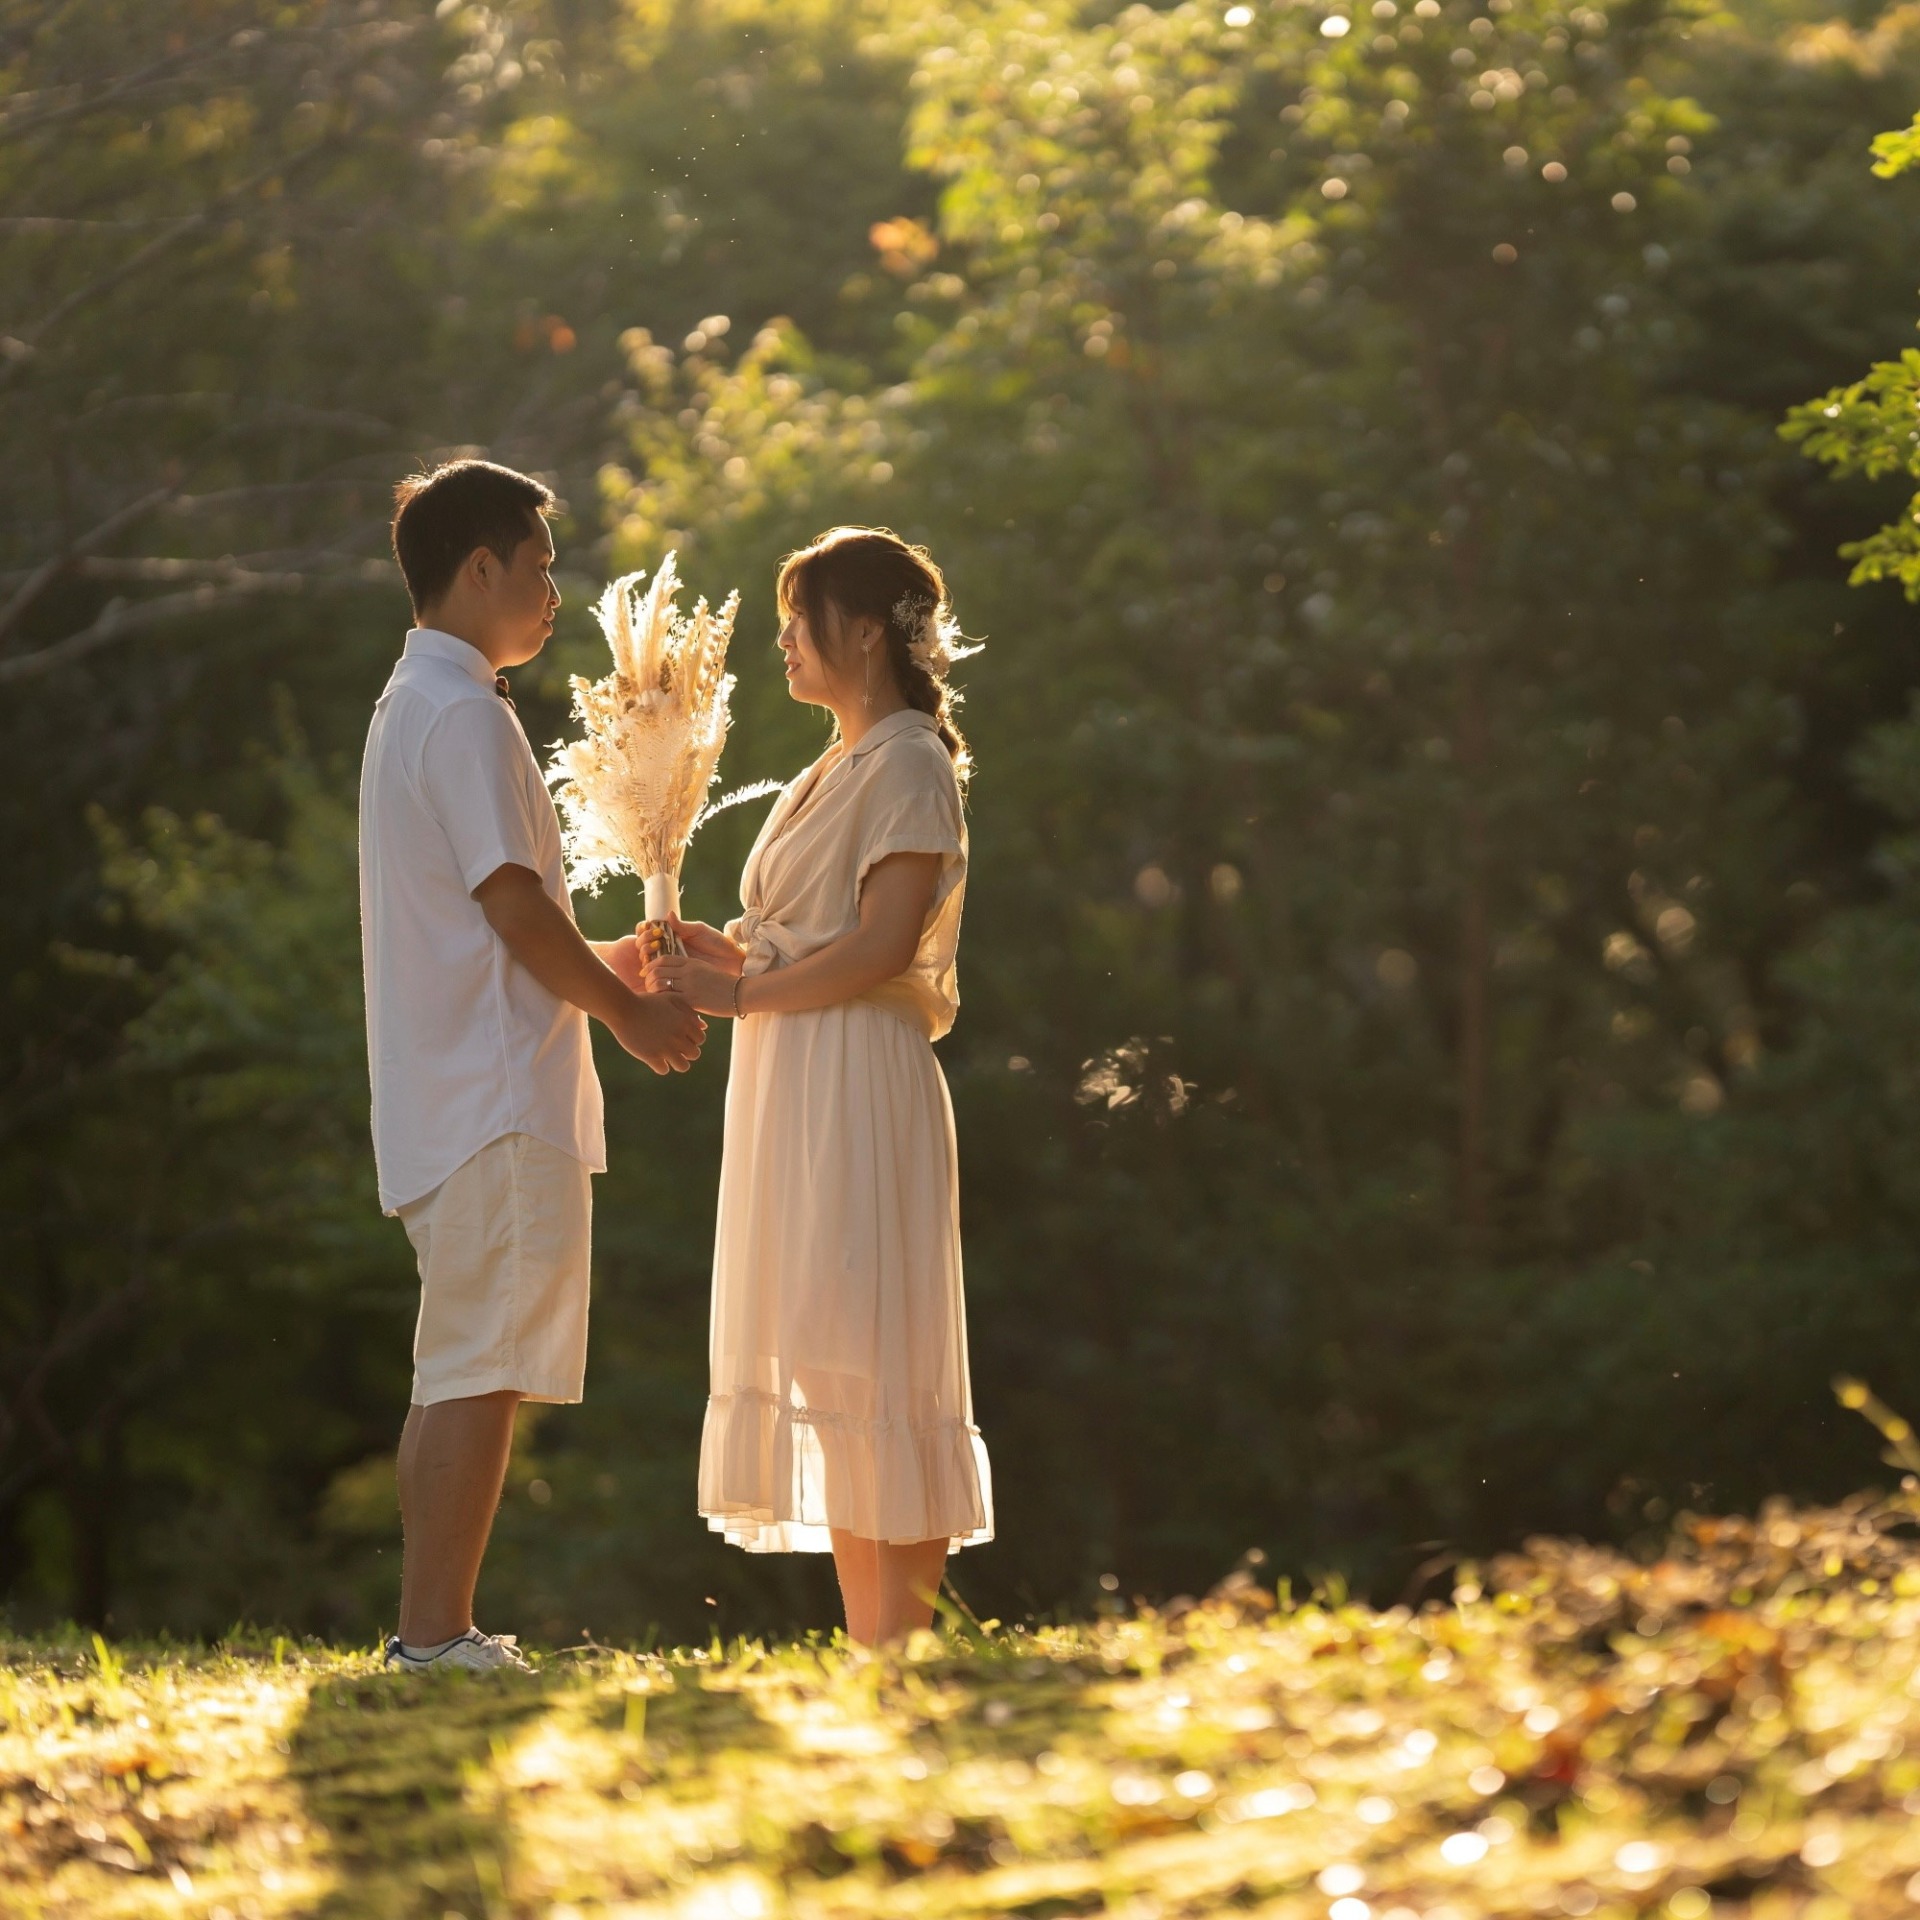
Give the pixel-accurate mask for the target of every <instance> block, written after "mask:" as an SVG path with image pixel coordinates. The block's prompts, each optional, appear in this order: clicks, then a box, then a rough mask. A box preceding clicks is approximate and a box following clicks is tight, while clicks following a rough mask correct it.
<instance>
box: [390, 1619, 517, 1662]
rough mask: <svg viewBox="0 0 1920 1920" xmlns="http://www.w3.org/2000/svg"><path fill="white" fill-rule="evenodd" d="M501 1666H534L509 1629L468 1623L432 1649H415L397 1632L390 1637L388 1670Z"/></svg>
mask: <svg viewBox="0 0 1920 1920" xmlns="http://www.w3.org/2000/svg"><path fill="white" fill-rule="evenodd" d="M501 1667H517V1668H518V1669H519V1670H520V1671H521V1672H522V1673H531V1672H532V1671H533V1669H532V1668H531V1667H530V1666H528V1664H527V1663H526V1661H525V1660H524V1659H522V1658H521V1656H520V1647H519V1642H518V1641H517V1640H516V1639H515V1637H514V1636H513V1635H512V1634H510V1633H482V1632H481V1631H480V1629H479V1628H478V1627H469V1628H468V1629H467V1630H466V1632H465V1633H463V1634H462V1635H461V1636H460V1637H459V1639H457V1640H449V1641H448V1642H447V1643H446V1644H445V1645H444V1646H441V1647H436V1648H435V1649H434V1650H433V1651H432V1652H431V1653H416V1652H412V1651H410V1650H409V1649H408V1648H406V1647H403V1646H402V1645H401V1644H400V1636H399V1635H398V1634H397V1633H396V1634H394V1635H393V1636H392V1637H391V1638H389V1640H388V1641H387V1671H388V1672H389V1673H450V1672H454V1671H456V1670H457V1671H463V1672H466V1673H491V1672H494V1671H495V1670H496V1669H498V1668H501Z"/></svg>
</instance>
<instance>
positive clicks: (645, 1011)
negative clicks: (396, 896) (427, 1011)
mask: <svg viewBox="0 0 1920 1920" xmlns="http://www.w3.org/2000/svg"><path fill="white" fill-rule="evenodd" d="M473 897H474V899H475V901H476V902H478V904H479V907H480V911H481V912H482V913H484V914H485V915H486V916H487V925H488V926H490V927H491V928H492V929H493V930H494V932H495V933H497V934H498V935H499V936H500V938H501V941H502V942H503V943H504V944H505V946H506V949H507V951H508V952H509V953H510V954H512V955H513V957H514V959H516V960H517V961H518V962H519V963H520V964H521V966H523V967H525V968H526V970H527V971H528V972H529V973H530V974H532V975H533V977H534V978H535V979H536V980H538V981H539V982H540V984H541V985H542V986H543V987H545V988H546V990H547V991H548V992H549V993H551V994H553V995H555V996H556V997H557V998H559V999H561V1000H565V1001H567V1002H568V1003H569V1004H570V1005H572V1006H576V1007H578V1008H579V1009H580V1010H581V1012H583V1013H587V1014H591V1015H592V1016H593V1018H594V1019H596V1020H599V1021H601V1022H602V1023H604V1025H605V1026H606V1028H607V1030H608V1031H609V1032H610V1033H611V1034H612V1035H613V1037H614V1038H615V1039H616V1040H618V1041H619V1042H620V1044H621V1045H622V1046H623V1047H625V1048H626V1050H627V1051H628V1052H629V1053H630V1054H632V1055H633V1056H634V1057H635V1059H638V1060H644V1061H645V1062H646V1063H647V1065H648V1066H650V1067H651V1068H652V1069H653V1070H654V1072H655V1073H684V1072H685V1071H686V1070H687V1068H688V1067H690V1066H691V1065H692V1064H693V1063H694V1061H696V1060H697V1059H699V1057H700V1042H701V1040H702V1039H703V1038H704V1036H705V1034H706V1022H705V1021H703V1020H702V1019H701V1018H700V1017H699V1015H698V1014H696V1013H695V1012H694V1011H693V1009H692V1008H691V1007H690V1006H688V1005H687V1003H686V1001H685V1000H684V999H681V998H679V997H678V996H674V995H668V994H637V993H634V992H632V991H631V990H630V989H629V988H628V987H626V986H625V985H623V984H622V982H621V981H620V979H619V978H618V976H617V975H616V974H615V973H614V972H613V970H612V969H611V968H610V967H609V966H608V965H607V963H606V962H605V961H604V960H602V959H601V958H600V956H599V955H598V954H597V953H595V952H594V950H593V948H592V947H591V946H590V945H589V944H588V943H587V941H586V938H585V937H584V936H583V935H582V933H581V931H580V929H579V928H578V927H576V926H575V925H574V924H573V919H572V916H571V915H570V914H568V913H567V911H566V909H565V908H564V907H562V906H561V905H560V904H559V902H558V901H556V900H555V899H553V897H552V896H551V895H550V894H549V893H548V892H547V890H546V888H545V887H543V886H542V885H541V884H540V876H539V875H538V874H536V873H535V872H533V871H532V869H531V868H528V867H522V866H516V865H513V864H511V863H509V864H508V865H506V866H501V867H496V868H494V870H493V871H492V872H491V873H490V874H488V875H487V877H486V878H485V879H484V880H482V881H481V882H480V884H479V885H478V886H477V887H475V888H474V890H473Z"/></svg>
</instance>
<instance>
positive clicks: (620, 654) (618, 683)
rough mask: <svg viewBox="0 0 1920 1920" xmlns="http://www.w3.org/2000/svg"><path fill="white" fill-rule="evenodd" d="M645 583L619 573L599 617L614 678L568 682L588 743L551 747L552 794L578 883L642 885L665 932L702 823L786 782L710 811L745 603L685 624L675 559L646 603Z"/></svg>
mask: <svg viewBox="0 0 1920 1920" xmlns="http://www.w3.org/2000/svg"><path fill="white" fill-rule="evenodd" d="M645 577H646V576H645V573H644V571H642V572H639V573H629V574H623V575H622V576H621V577H620V578H619V579H618V580H615V581H614V582H612V584H611V585H609V586H608V588H607V590H606V592H605V593H603V594H602V595H601V596H600V601H599V604H598V605H597V606H596V607H595V608H594V614H595V617H596V618H597V619H598V620H599V622H600V630H601V632H603V633H604V634H605V635H606V636H607V645H608V646H609V648H611V650H612V652H613V671H612V672H611V673H610V674H608V675H607V676H606V678H605V679H603V680H585V679H582V678H581V677H580V676H579V675H578V674H576V675H574V676H573V682H572V684H573V711H574V717H575V718H576V719H577V720H578V721H579V722H580V724H581V726H582V727H583V728H584V729H585V737H584V738H583V739H579V740H568V741H562V742H560V743H559V744H558V745H557V746H556V747H555V749H554V753H553V758H552V759H551V761H550V762H549V763H548V767H547V784H548V785H549V786H551V787H552V788H553V795H554V801H555V804H556V805H557V806H558V808H559V810H560V819H561V826H562V838H563V842H564V845H565V848H566V857H567V875H568V878H569V879H570V881H571V882H572V884H573V885H574V886H576V887H584V888H585V889H586V890H587V892H589V893H598V892H599V891H600V888H601V886H602V885H603V884H604V883H605V881H606V879H607V877H608V876H609V875H610V874H616V873H632V874H637V875H638V876H639V878H640V881H641V884H642V885H643V886H644V888H645V889H646V917H647V919H648V920H649V921H650V922H654V923H664V922H665V921H666V920H667V919H668V918H669V916H671V915H674V914H677V913H678V912H679V911H680V862H681V860H682V859H683V858H684V856H685V854H686V851H687V842H688V841H689V840H691V839H692V838H693V835H694V832H695V831H696V829H697V828H698V827H699V826H700V824H701V823H702V822H703V821H705V820H707V819H710V818H711V817H712V816H713V815H714V814H716V813H718V812H719V811H720V809H721V808H723V807H730V806H733V805H734V804H735V803H736V802H738V801H741V800H751V799H755V798H757V797H758V796H759V795H761V794H763V793H769V792H773V791H776V790H777V789H778V786H779V782H778V781H771V780H763V781H760V782H757V783H756V784H755V785H753V786H750V787H741V788H738V789H737V790H736V791H734V792H732V793H730V794H728V795H727V796H726V797H725V798H724V799H721V800H714V801H709V800H708V798H707V794H708V790H709V789H710V788H711V787H712V785H713V782H714V779H715V777H716V774H717V772H718V769H719V764H720V750H721V748H722V747H724V746H725V745H726V741H727V729H728V728H729V727H730V726H731V725H732V714H731V712H730V710H729V706H728V701H729V697H730V695H731V694H732V692H733V685H734V681H733V675H732V674H730V673H728V672H727V670H726V664H727V644H728V642H729V641H730V640H731V639H732V637H733V621H734V615H735V613H736V612H737V611H738V610H739V606H740V596H739V595H738V594H737V593H734V594H729V595H728V596H727V601H726V604H725V605H724V606H723V607H721V608H720V610H719V611H718V612H717V613H716V612H714V611H713V610H712V609H710V608H709V607H708V605H707V603H706V601H705V600H704V599H703V600H700V601H698V602H697V603H696V604H695V606H694V609H693V612H692V614H691V615H687V614H683V613H682V612H681V611H680V608H679V605H678V595H679V591H680V578H679V573H678V570H677V568H676V567H675V564H674V556H673V555H672V554H671V553H670V554H668V555H667V557H666V558H665V559H664V560H663V561H661V563H660V567H659V570H658V571H657V572H656V573H655V574H654V576H653V584H652V585H651V586H650V587H648V588H647V590H646V592H645V593H644V594H642V593H641V591H640V583H641V581H642V580H643V579H645Z"/></svg>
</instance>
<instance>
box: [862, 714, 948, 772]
mask: <svg viewBox="0 0 1920 1920" xmlns="http://www.w3.org/2000/svg"><path fill="white" fill-rule="evenodd" d="M909 727H925V728H926V729H927V730H928V731H929V732H933V731H936V728H935V723H934V718H933V715H932V714H930V713H922V712H921V711H920V709H919V708H918V707H902V708H901V709H900V711H899V712H898V713H890V714H888V715H887V717H886V718H885V719H884V720H876V721H875V722H874V723H873V725H872V726H870V727H869V728H868V729H867V730H866V732H865V733H863V734H862V735H861V736H860V742H859V744H858V745H857V746H854V747H849V748H848V749H847V757H848V758H849V759H855V760H857V759H858V758H859V757H860V755H861V754H863V753H866V752H868V751H869V750H870V749H871V748H874V747H877V746H879V745H880V743H881V742H882V741H883V740H891V739H892V738H893V736H894V735H895V734H896V733H905V732H906V731H907V729H908V728H909Z"/></svg>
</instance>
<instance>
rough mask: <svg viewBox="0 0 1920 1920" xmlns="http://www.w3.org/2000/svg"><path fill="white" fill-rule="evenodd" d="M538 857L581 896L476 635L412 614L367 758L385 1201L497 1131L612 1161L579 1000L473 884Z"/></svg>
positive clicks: (396, 1200)
mask: <svg viewBox="0 0 1920 1920" xmlns="http://www.w3.org/2000/svg"><path fill="white" fill-rule="evenodd" d="M508 864H512V865H514V866H521V867H527V868H530V869H531V870H532V871H533V872H534V873H536V874H538V875H539V877H540V881H541V884H542V885H543V886H544V887H545V888H546V890H547V892H548V894H549V895H551V896H552V898H553V899H554V900H556V901H558V902H559V904H560V905H561V906H562V907H565V908H566V909H567V911H568V912H569V913H571V912H572V910H573V908H572V903H571V901H570V899H569V897H568V894H567V879H566V869H565V866H564V864H563V862H562V859H561V852H560V823H559V821H558V820H557V819H556V818H555V815H554V811H553V802H552V800H551V799H550V798H549V797H548V794H547V789H546V786H545V784H544V783H543V782H542V780H541V778H540V770H539V768H538V767H537V766H536V765H535V764H534V759H533V750H532V748H531V747H529V746H528V744H527V736H526V735H525V733H523V732H522V731H521V728H520V721H519V718H518V716H517V715H516V714H515V713H514V711H513V709H512V707H510V706H509V705H508V704H507V702H506V701H504V700H502V699H501V698H500V696H499V695H498V694H497V693H496V692H495V691H494V672H493V668H492V667H491V666H490V665H489V664H488V663H487V660H486V657H485V655H483V654H482V653H481V652H480V651H479V649H478V648H476V647H470V646H469V645H468V644H467V643H466V642H465V641H464V640H456V639H455V638H454V637H453V635H451V634H448V633H437V632H435V631H434V630H433V629H431V628H427V627H415V628H414V629H413V630H412V631H411V632H410V633H409V634H408V635H407V644H406V650H405V652H403V653H402V654H401V656H400V659H399V661H398V662H397V663H396V664H395V666H394V669H393V676H392V678H391V679H389V680H388V682H387V686H386V691H385V692H384V693H382V694H381V696H380V700H379V704H378V705H377V706H375V708H374V710H373V725H372V726H371V727H370V728H369V729H368V732H367V752H366V759H365V761H364V763H363V764H362V767H361V771H360V946H361V958H362V961H363V963H364V965H365V968H366V982H367V1056H368V1063H369V1066H370V1068H371V1070H372V1076H373V1155H374V1162H375V1165H376V1166H377V1168H378V1170H379V1175H380V1204H381V1206H382V1207H383V1208H385V1209H386V1211H387V1212H388V1213H393V1212H396V1211H397V1210H398V1209H399V1208H401V1207H403V1206H405V1205H406V1204H407V1203H408V1202H409V1201H412V1200H418V1199H419V1198H420V1197H421V1196H422V1195H424V1194H428V1193H431V1192H432V1191H433V1189H434V1188H435V1187H437V1186H438V1185H439V1184H440V1183H441V1181H443V1180H444V1179H446V1177H447V1176H448V1175H449V1174H450V1173H452V1172H453V1171H454V1169H455V1168H456V1167H458V1166H460V1165H461V1164H462V1163H463V1162H465V1161H466V1160H468V1159H469V1158H471V1157H472V1156H473V1155H474V1154H476V1153H478V1152H479V1151H480V1149H481V1148H482V1147H484V1146H486V1145H487V1144H488V1143H489V1142H491V1141H494V1140H498V1139H499V1138H500V1137H501V1136H502V1135H503V1134H508V1133H530V1134H532V1135H533V1136H534V1138H535V1139H537V1140H544V1141H546V1142H547V1143H548V1144H549V1145H551V1146H555V1147H558V1148H560V1149H561V1151H562V1152H564V1153H570V1154H572V1155H573V1157H574V1158H575V1159H576V1160H579V1161H581V1162H583V1163H584V1164H585V1165H586V1166H588V1167H589V1168H591V1169H592V1170H593V1171H594V1172H596V1173H598V1172H601V1171H602V1170H603V1169H604V1168H605V1166H606V1164H607V1157H606V1135H605V1130H604V1127H603V1124H602V1119H601V1105H600V1082H599V1079H598V1078H597V1077H596V1075H595V1073H594V1070H593V1049H592V1043H591V1041H590V1039H589V1036H588V1031H587V1016H586V1015H585V1014H584V1013H582V1012H581V1011H580V1010H579V1009H578V1008H577V1007H574V1006H571V1005H569V1004H568V1003H567V1002H566V1001H564V1000H562V999H559V998H558V997H557V996H555V995H554V994H551V993H549V992H548V991H547V989H546V988H545V987H543V986H542V985H541V984H540V983H539V981H537V980H536V979H535V978H534V977H533V975H532V974H530V973H529V972H528V971H527V970H526V969H525V968H524V967H523V966H521V965H520V964H519V963H518V962H517V961H516V960H515V959H514V958H513V956H512V955H511V954H510V953H509V952H508V951H507V949H506V946H505V944H504V943H503V942H502V940H501V939H500V936H499V935H498V934H497V933H495V932H494V930H493V929H492V927H490V926H489V925H488V924H487V918H486V915H485V914H484V913H482V912H481V910H480V906H479V903H478V902H477V901H476V900H475V899H474V897H473V890H474V888H475V887H477V886H478V885H479V884H480V883H481V881H483V880H484V879H486V878H487V876H488V875H489V874H491V873H493V872H494V871H495V870H496V869H498V868H500V867H502V866H506V865H508Z"/></svg>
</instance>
